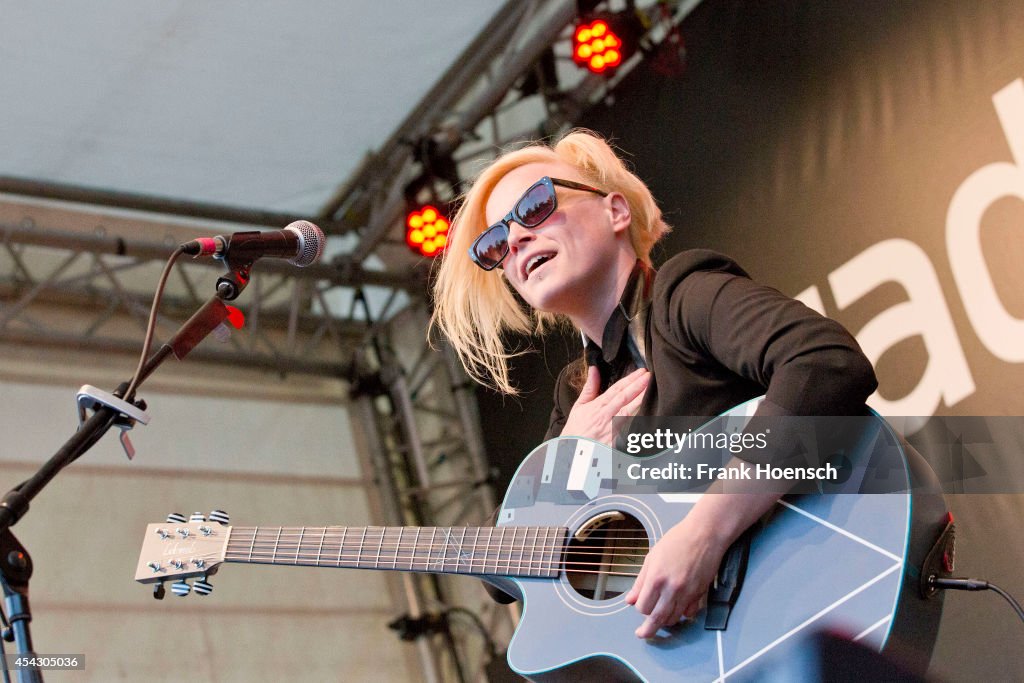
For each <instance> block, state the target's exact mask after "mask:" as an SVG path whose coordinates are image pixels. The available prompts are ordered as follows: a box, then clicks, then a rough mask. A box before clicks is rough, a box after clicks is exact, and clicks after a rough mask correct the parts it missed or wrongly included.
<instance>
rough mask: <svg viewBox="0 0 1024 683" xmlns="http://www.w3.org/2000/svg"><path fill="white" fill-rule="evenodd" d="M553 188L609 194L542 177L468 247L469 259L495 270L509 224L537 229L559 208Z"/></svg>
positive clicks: (504, 247)
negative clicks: (556, 186)
mask: <svg viewBox="0 0 1024 683" xmlns="http://www.w3.org/2000/svg"><path fill="white" fill-rule="evenodd" d="M555 185H558V186H559V187H566V188H569V189H570V190H583V191H584V192H593V193H594V194H598V195H601V196H602V197H607V196H608V193H607V192H605V191H603V190H599V189H597V188H596V187H591V186H590V185H584V184H583V183H577V182H574V181H572V180H562V179H560V178H549V177H548V176H544V177H543V178H541V179H540V180H538V181H537V182H535V183H534V184H533V185H531V186H530V189H528V190H527V191H526V192H524V193H523V196H522V197H520V198H519V199H518V200H517V201H516V203H515V206H513V207H512V210H511V211H509V212H508V214H506V215H505V217H504V218H502V219H501V220H500V221H498V222H497V223H495V224H494V225H492V226H490V227H489V228H487V229H486V230H484V231H483V233H481V234H480V236H479V237H477V238H476V239H475V240H473V244H472V245H470V247H469V258H471V259H473V263H475V264H477V265H478V266H480V267H481V268H483V269H484V270H494V269H495V268H497V267H498V266H499V265H501V262H502V261H504V260H505V257H506V256H508V233H509V229H510V226H509V224H510V223H511V222H512V221H515V222H516V223H518V224H519V225H521V226H523V227H524V228H536V227H537V226H538V225H540V224H541V223H543V222H544V221H546V220H547V219H548V217H549V216H551V214H553V213H554V212H555V209H557V208H558V196H557V195H556V194H555Z"/></svg>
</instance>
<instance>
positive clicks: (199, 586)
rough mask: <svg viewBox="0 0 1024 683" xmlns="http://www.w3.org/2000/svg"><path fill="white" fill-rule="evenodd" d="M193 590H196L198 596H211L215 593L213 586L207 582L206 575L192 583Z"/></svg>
mask: <svg viewBox="0 0 1024 683" xmlns="http://www.w3.org/2000/svg"><path fill="white" fill-rule="evenodd" d="M192 588H194V589H195V591H196V595H209V594H210V593H212V592H213V586H212V585H211V584H210V582H209V581H207V580H206V576H205V575H204V576H202V577H201V578H198V579H196V580H195V581H194V582H192Z"/></svg>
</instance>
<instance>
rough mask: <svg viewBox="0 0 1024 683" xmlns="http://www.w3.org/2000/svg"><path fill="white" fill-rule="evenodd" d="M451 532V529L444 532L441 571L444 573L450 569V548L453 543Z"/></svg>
mask: <svg viewBox="0 0 1024 683" xmlns="http://www.w3.org/2000/svg"><path fill="white" fill-rule="evenodd" d="M451 532H452V529H451V527H448V529H447V530H446V531H444V547H443V548H441V571H444V570H445V569H447V568H448V546H449V545H450V544H451V542H452V533H451Z"/></svg>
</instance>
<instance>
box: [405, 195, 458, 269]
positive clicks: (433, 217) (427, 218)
mask: <svg viewBox="0 0 1024 683" xmlns="http://www.w3.org/2000/svg"><path fill="white" fill-rule="evenodd" d="M449 227H450V226H449V223H448V219H447V218H445V217H444V216H443V215H441V212H440V211H439V210H438V209H437V207H435V206H431V205H430V204H427V205H426V206H421V207H420V208H418V209H416V210H415V211H410V212H409V214H408V215H407V216H406V217H405V243H406V244H408V245H409V248H410V249H412V250H413V251H414V252H416V253H417V254H420V255H421V256H437V255H438V254H440V253H441V252H442V251H444V248H445V246H447V244H448V228H449Z"/></svg>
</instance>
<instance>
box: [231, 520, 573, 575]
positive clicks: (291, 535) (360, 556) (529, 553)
mask: <svg viewBox="0 0 1024 683" xmlns="http://www.w3.org/2000/svg"><path fill="white" fill-rule="evenodd" d="M566 534H567V530H566V529H565V528H564V527H532V526H531V527H523V526H503V527H379V526H376V527H341V526H329V527H263V526H258V527H238V526H234V527H232V528H231V532H230V536H229V537H228V541H227V546H226V548H225V556H224V561H225V562H242V563H248V564H288V565H306V566H314V567H351V568H357V569H396V570H402V571H414V572H432V573H441V574H491V575H501V576H535V577H555V576H557V575H558V573H559V570H560V568H561V562H562V550H563V548H564V546H565V539H566Z"/></svg>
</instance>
